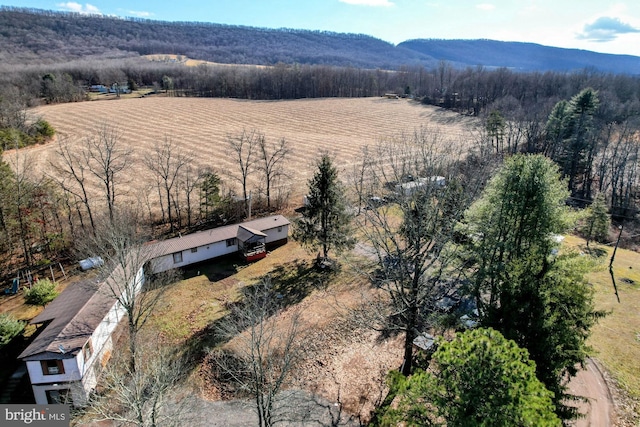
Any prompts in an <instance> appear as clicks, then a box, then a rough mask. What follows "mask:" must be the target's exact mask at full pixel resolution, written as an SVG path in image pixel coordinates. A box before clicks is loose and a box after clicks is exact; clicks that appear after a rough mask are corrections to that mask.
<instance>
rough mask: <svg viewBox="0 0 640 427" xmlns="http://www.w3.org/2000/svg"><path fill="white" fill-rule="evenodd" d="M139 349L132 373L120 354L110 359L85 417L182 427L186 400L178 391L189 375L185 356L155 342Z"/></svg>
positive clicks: (145, 426) (148, 426)
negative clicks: (98, 389)
mask: <svg viewBox="0 0 640 427" xmlns="http://www.w3.org/2000/svg"><path fill="white" fill-rule="evenodd" d="M138 347H139V351H138V352H137V354H136V359H137V363H136V364H135V365H136V366H137V368H136V369H135V370H134V369H132V367H131V364H130V363H129V360H128V358H127V357H126V356H125V355H124V354H123V353H120V354H116V355H115V356H114V357H112V359H111V360H110V361H109V364H108V365H107V367H106V368H105V371H104V372H103V373H102V376H101V379H100V391H99V392H98V393H96V394H94V395H93V396H92V397H91V399H90V400H89V402H88V406H87V409H86V410H85V412H86V415H87V416H88V417H89V418H91V419H92V420H99V421H103V420H112V421H116V422H119V423H122V424H124V425H134V426H137V427H156V426H183V425H185V424H186V423H187V422H188V421H189V420H188V418H187V416H188V411H187V409H188V402H189V399H187V396H185V393H184V392H181V390H180V383H181V381H182V380H183V379H184V378H185V377H186V375H187V374H188V369H187V363H186V362H185V358H184V356H183V355H182V354H181V353H180V352H179V350H178V349H176V348H172V347H171V346H169V345H167V344H164V343H161V342H159V341H157V340H154V341H151V340H146V341H144V342H141V343H139V345H138Z"/></svg>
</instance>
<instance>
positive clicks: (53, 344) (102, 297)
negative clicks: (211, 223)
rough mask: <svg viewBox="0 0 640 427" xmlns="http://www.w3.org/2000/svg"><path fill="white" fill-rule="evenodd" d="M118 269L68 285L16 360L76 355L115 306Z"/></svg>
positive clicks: (176, 243) (231, 233)
mask: <svg viewBox="0 0 640 427" xmlns="http://www.w3.org/2000/svg"><path fill="white" fill-rule="evenodd" d="M288 224H290V222H289V220H288V219H286V218H285V217H284V216H282V215H275V216H270V217H266V218H260V219H256V220H253V221H247V222H244V223H242V226H243V228H248V229H251V230H253V231H254V232H257V233H260V234H263V232H264V231H267V230H271V229H273V228H276V227H281V226H285V225H288ZM239 227H240V224H234V225H228V226H225V227H219V228H214V229H211V230H206V231H201V232H199V233H193V234H188V235H186V236H182V237H176V238H174V239H168V240H165V241H162V242H157V243H150V244H148V245H146V246H145V247H143V250H142V251H140V253H138V254H136V255H137V256H132V257H130V258H131V262H136V263H144V262H146V261H149V260H151V259H153V258H157V257H159V256H163V255H167V254H170V253H174V252H179V251H182V250H187V249H191V248H195V247H198V246H204V245H208V244H212V243H216V242H220V241H224V240H226V239H230V238H235V237H236V236H237V234H238V229H239ZM258 230H259V231H258ZM121 270H122V267H121V266H119V267H118V268H116V269H115V270H114V271H112V272H111V274H110V275H109V277H108V278H106V279H105V281H102V282H101V281H99V280H98V279H94V280H86V281H82V282H77V283H73V284H71V285H69V286H68V287H67V288H66V289H65V290H64V291H63V292H62V293H61V294H60V295H59V296H58V297H57V298H56V299H55V300H53V301H52V302H51V303H50V304H49V305H48V306H47V307H46V308H45V309H44V310H43V311H42V313H40V314H39V315H38V316H36V317H34V318H33V320H31V322H30V323H31V324H39V323H46V322H50V323H49V324H48V325H47V326H46V327H45V328H44V330H42V331H41V332H40V333H39V335H38V336H37V337H36V338H35V339H34V340H33V342H32V343H31V344H30V345H29V346H28V347H27V348H26V349H25V350H24V351H23V352H22V353H21V354H20V356H18V358H20V359H23V360H46V359H64V358H71V357H74V356H75V355H77V354H78V352H79V351H80V350H81V349H82V347H83V346H84V345H85V344H86V342H87V341H88V340H89V338H90V337H91V335H92V334H93V332H94V331H95V330H96V328H97V327H98V325H99V324H100V322H101V321H102V320H103V319H104V318H105V316H106V315H107V313H108V312H109V310H111V308H112V307H113V305H114V304H115V302H116V299H115V297H114V295H113V291H112V290H111V289H110V288H109V285H108V283H107V281H109V280H113V277H114V276H115V277H117V278H119V276H122V274H123V273H122V271H121ZM116 280H117V279H116Z"/></svg>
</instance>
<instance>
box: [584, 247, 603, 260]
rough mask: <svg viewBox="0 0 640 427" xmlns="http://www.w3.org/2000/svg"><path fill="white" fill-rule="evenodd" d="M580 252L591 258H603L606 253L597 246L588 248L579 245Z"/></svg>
mask: <svg viewBox="0 0 640 427" xmlns="http://www.w3.org/2000/svg"><path fill="white" fill-rule="evenodd" d="M580 250H581V251H582V252H584V253H585V254H588V255H591V256H592V257H593V258H604V257H606V256H607V254H608V252H607V250H606V249H605V248H602V247H599V246H589V247H587V246H586V245H581V246H580Z"/></svg>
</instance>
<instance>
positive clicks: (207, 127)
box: [6, 97, 475, 194]
mask: <svg viewBox="0 0 640 427" xmlns="http://www.w3.org/2000/svg"><path fill="white" fill-rule="evenodd" d="M32 113H33V114H35V115H39V116H42V117H44V119H46V120H47V121H49V122H50V123H51V124H52V125H53V126H54V127H55V129H56V130H57V132H58V134H59V135H67V136H69V137H71V140H72V141H73V140H74V139H75V140H79V139H80V138H82V137H84V136H87V135H95V134H96V132H97V130H98V129H99V128H100V127H101V126H102V124H104V123H107V124H110V125H113V126H116V127H117V128H119V129H120V130H121V132H122V142H123V143H124V144H126V145H128V146H130V147H131V148H132V149H133V151H134V154H135V157H136V161H140V160H141V158H142V156H144V155H145V153H148V152H149V150H151V149H152V148H153V146H154V143H156V142H159V141H162V140H163V139H164V137H165V136H168V137H171V138H172V140H173V141H174V142H177V143H179V145H180V146H181V147H182V148H183V149H184V150H186V151H188V152H191V153H192V154H193V155H194V159H195V160H194V163H195V166H211V167H213V168H214V169H215V170H216V171H218V172H219V173H220V172H221V173H223V174H224V173H225V172H229V171H231V172H235V171H236V169H237V165H236V163H235V162H234V158H233V156H232V153H231V152H230V150H229V148H228V144H227V142H226V139H227V137H228V136H229V135H231V136H233V135H238V134H240V133H241V132H242V131H243V129H246V130H247V131H251V130H254V129H255V130H256V131H258V132H261V133H263V134H265V135H266V137H267V138H268V139H269V140H272V141H276V140H278V139H280V138H285V139H286V140H287V141H288V142H289V143H290V147H291V149H292V153H291V156H290V157H289V165H288V166H289V168H290V169H292V170H293V171H294V173H295V177H294V187H295V188H294V194H302V191H304V185H305V183H306V180H307V178H308V177H309V176H310V173H311V172H312V168H311V167H310V165H311V164H312V162H313V160H314V159H315V158H316V157H317V156H318V154H319V153H320V152H321V151H322V150H326V151H328V152H329V153H330V154H333V155H334V157H335V160H336V163H337V164H338V166H339V167H342V168H344V167H345V166H347V165H348V164H349V163H350V162H352V161H353V160H354V159H357V158H358V156H359V154H360V149H361V147H363V146H365V145H373V144H375V143H376V142H377V141H378V140H379V139H381V138H387V137H391V136H394V135H395V136H397V135H399V134H401V133H403V132H404V133H411V132H413V131H414V130H416V129H419V128H421V127H426V128H429V129H433V130H434V131H435V130H436V129H437V130H438V132H440V134H441V135H442V136H443V143H444V144H449V143H451V142H454V141H455V142H459V141H462V140H465V139H467V140H468V139H469V137H470V134H469V133H470V129H471V127H472V126H473V125H474V123H475V121H474V120H473V119H471V118H464V117H462V116H460V115H458V114H455V113H451V112H447V111H444V110H442V109H438V108H435V107H429V106H424V105H420V104H419V103H417V102H414V101H410V100H406V99H386V98H329V99H301V100H292V101H247V100H236V99H214V98H164V97H161V98H156V97H150V98H139V99H119V100H112V101H94V102H80V103H72V104H60V105H51V106H42V107H38V108H36V109H34V110H32ZM72 143H73V142H72ZM55 146H56V144H47V145H44V146H37V147H33V148H30V149H28V150H26V151H27V152H30V153H33V154H34V156H33V157H34V162H36V163H38V164H40V166H42V167H45V166H46V164H47V163H48V162H47V159H48V158H50V157H51V156H52V153H53V151H54V150H55ZM6 155H7V156H10V155H11V153H6ZM142 169H144V168H143V167H137V168H135V169H134V170H136V177H139V175H138V172H139V171H141V170H142ZM138 181H140V180H138ZM132 184H133V183H132Z"/></svg>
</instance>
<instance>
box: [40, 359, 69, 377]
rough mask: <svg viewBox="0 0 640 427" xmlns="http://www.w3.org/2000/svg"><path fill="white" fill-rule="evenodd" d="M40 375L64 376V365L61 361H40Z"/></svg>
mask: <svg viewBox="0 0 640 427" xmlns="http://www.w3.org/2000/svg"><path fill="white" fill-rule="evenodd" d="M40 364H41V365H42V373H43V374H44V375H60V374H64V364H63V363H62V360H42V361H40Z"/></svg>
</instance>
